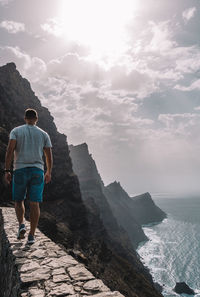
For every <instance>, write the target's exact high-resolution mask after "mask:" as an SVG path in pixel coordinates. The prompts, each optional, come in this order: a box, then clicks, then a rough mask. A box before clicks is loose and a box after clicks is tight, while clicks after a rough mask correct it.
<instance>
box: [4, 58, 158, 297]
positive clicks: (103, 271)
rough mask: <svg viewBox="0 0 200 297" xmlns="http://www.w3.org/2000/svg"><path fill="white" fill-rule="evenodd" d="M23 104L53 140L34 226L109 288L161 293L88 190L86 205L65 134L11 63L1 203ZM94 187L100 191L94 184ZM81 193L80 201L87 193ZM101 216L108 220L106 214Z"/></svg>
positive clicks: (7, 199)
mask: <svg viewBox="0 0 200 297" xmlns="http://www.w3.org/2000/svg"><path fill="white" fill-rule="evenodd" d="M28 107H31V108H35V109H36V110H37V111H38V115H39V122H38V126H39V127H41V128H42V129H44V130H45V131H47V132H48V133H49V135H50V137H51V140H52V144H53V156H54V168H53V172H52V182H51V183H50V184H49V185H46V187H45V192H44V202H43V203H42V204H41V218H40V223H39V227H40V228H41V229H42V231H43V232H44V233H45V234H47V235H48V236H49V237H50V238H51V239H53V240H54V241H56V242H58V243H61V244H63V245H64V246H65V247H66V248H67V249H68V251H69V252H70V253H72V254H73V255H75V256H76V257H77V258H80V260H81V261H84V263H85V264H86V266H87V267H88V268H89V269H90V270H91V271H92V272H93V273H94V274H95V276H96V277H99V278H102V279H103V280H104V282H105V284H107V285H108V286H109V287H110V288H111V289H112V290H119V291H121V292H122V293H123V294H124V295H125V296H128V297H136V296H140V297H147V296H155V297H156V296H161V294H160V293H158V292H157V291H156V290H155V288H154V286H153V284H152V280H151V277H150V275H149V274H148V272H147V270H146V269H145V268H144V267H143V265H142V263H141V262H140V261H139V258H138V256H137V254H136V253H134V251H133V250H132V249H131V246H130V244H129V243H128V238H126V236H125V235H124V236H123V241H122V242H123V243H124V244H126V243H127V244H128V247H127V248H125V247H124V246H123V243H122V244H121V245H120V244H119V245H118V244H116V243H117V242H119V239H118V238H117V240H115V241H114V239H113V238H110V236H109V235H108V232H107V230H106V229H105V227H104V225H103V223H102V220H103V217H102V214H101V212H100V209H99V206H98V205H97V203H96V200H95V199H94V197H93V195H88V196H87V208H86V207H85V205H84V203H83V200H82V197H81V192H80V187H79V180H78V178H77V176H76V175H75V174H74V172H73V170H72V162H71V158H70V156H69V149H68V145H67V142H66V136H65V135H63V134H60V133H58V131H57V129H56V126H55V124H54V122H53V117H52V116H51V115H50V113H49V111H48V110H47V108H45V107H43V106H41V103H40V101H39V99H38V98H37V97H36V96H35V94H34V92H33V91H32V90H31V87H30V84H29V82H28V81H27V80H26V79H24V78H22V77H21V75H20V74H19V72H18V71H17V70H16V66H15V65H14V64H13V63H10V64H7V65H5V66H3V67H0V193H1V196H0V205H13V204H12V202H11V195H10V194H11V193H10V187H6V186H5V185H4V183H3V179H2V177H3V173H2V169H3V167H4V159H5V150H6V146H7V143H8V135H9V132H10V130H11V129H12V128H14V127H15V126H18V125H22V124H24V121H23V117H24V110H25V109H26V108H28ZM96 191H97V192H98V191H99V192H98V194H99V195H100V194H101V191H100V189H99V190H97V187H96V186H95V187H94V192H95V193H96ZM83 196H84V195H83ZM83 198H84V200H85V198H86V196H84V197H83ZM98 199H100V196H99V197H98ZM104 203H106V201H104ZM106 205H108V203H107V204H106ZM27 207H28V204H27ZM106 218H107V219H108V221H109V220H110V219H109V217H108V214H107V216H106ZM101 219H102V220H101ZM109 222H110V221H109ZM111 223H112V224H113V226H114V227H113V226H112V227H113V229H114V228H116V230H117V228H118V227H117V222H116V220H115V219H113V221H112V222H111ZM113 234H117V233H113ZM121 239H122V238H121V237H120V240H121ZM129 247H130V251H129ZM126 254H127V255H126Z"/></svg>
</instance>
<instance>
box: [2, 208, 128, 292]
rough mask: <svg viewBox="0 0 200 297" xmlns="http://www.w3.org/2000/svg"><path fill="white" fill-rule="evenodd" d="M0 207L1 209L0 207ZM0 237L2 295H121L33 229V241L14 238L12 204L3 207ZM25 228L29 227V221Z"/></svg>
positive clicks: (14, 221) (14, 222)
mask: <svg viewBox="0 0 200 297" xmlns="http://www.w3.org/2000/svg"><path fill="white" fill-rule="evenodd" d="M0 210H1V209H0ZM2 212H3V216H2V215H1V220H2V221H3V222H2V221H1V223H2V224H1V226H2V227H3V226H4V228H2V229H3V234H2V233H1V234H2V236H1V237H0V246H1V254H0V255H1V257H0V259H1V261H3V262H4V263H1V266H0V273H1V286H0V296H3V297H16V296H21V297H30V296H32V297H33V296H37V297H47V296H48V297H56V296H71V297H81V296H84V297H86V296H96V297H106V296H113V297H123V295H122V294H120V293H119V292H117V291H114V292H111V290H110V289H109V288H108V287H107V286H106V285H104V283H103V282H102V281H101V280H100V279H97V278H95V277H94V275H93V274H92V273H91V272H90V271H88V270H87V269H86V268H85V266H84V265H83V264H81V263H79V262H78V261H76V260H75V259H74V258H73V257H72V256H70V255H69V254H68V253H67V252H66V251H65V250H64V248H61V247H60V246H58V245H57V244H55V243H54V242H52V241H51V240H50V239H49V238H48V237H46V236H45V235H44V234H43V233H42V232H40V231H39V230H38V229H36V242H35V243H34V244H33V245H28V244H27V243H26V239H23V240H17V238H16V234H17V229H16V228H17V227H16V226H17V225H18V224H17V220H16V215H15V210H14V209H13V208H6V207H3V208H2ZM25 224H26V225H27V227H28V228H27V231H29V224H28V222H25Z"/></svg>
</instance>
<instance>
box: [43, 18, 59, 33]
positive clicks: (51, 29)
mask: <svg viewBox="0 0 200 297" xmlns="http://www.w3.org/2000/svg"><path fill="white" fill-rule="evenodd" d="M41 28H42V30H43V31H45V32H47V33H49V34H52V35H54V36H56V37H58V36H61V35H62V33H63V26H62V23H61V22H60V21H59V20H58V19H56V18H51V19H48V20H47V22H46V23H44V24H42V25H41Z"/></svg>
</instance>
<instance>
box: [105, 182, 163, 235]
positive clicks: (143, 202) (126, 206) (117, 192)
mask: <svg viewBox="0 0 200 297" xmlns="http://www.w3.org/2000/svg"><path fill="white" fill-rule="evenodd" d="M105 189H106V190H105V195H106V197H107V199H108V202H109V204H110V205H111V208H112V210H113V213H114V214H115V216H116V217H117V218H118V221H120V224H122V226H123V225H126V228H128V226H129V222H127V223H126V221H127V220H128V217H133V218H134V219H135V220H136V221H137V222H138V223H139V224H142V225H143V224H150V223H155V222H161V221H162V220H163V219H164V218H166V213H164V212H163V211H162V210H161V209H160V208H159V207H158V206H157V205H155V203H154V201H153V199H152V198H151V195H150V194H149V193H145V194H141V195H138V196H135V197H130V196H129V195H128V194H127V192H126V191H125V190H124V189H123V188H122V186H121V185H120V183H119V182H116V181H115V182H114V183H111V184H109V185H108V186H107V187H106V188H105ZM126 215H127V220H126ZM126 228H125V229H126ZM126 230H127V229H126Z"/></svg>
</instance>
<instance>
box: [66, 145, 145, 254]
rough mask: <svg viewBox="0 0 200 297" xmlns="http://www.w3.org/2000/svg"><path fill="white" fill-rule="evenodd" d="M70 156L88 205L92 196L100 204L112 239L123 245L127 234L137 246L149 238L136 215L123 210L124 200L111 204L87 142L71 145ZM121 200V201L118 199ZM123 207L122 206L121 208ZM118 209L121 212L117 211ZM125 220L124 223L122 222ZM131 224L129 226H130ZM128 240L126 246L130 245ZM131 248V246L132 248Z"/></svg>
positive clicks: (102, 217)
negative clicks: (120, 217)
mask: <svg viewBox="0 0 200 297" xmlns="http://www.w3.org/2000/svg"><path fill="white" fill-rule="evenodd" d="M69 149H70V156H71V157H72V161H73V169H74V172H75V173H76V174H77V175H78V178H79V181H80V187H81V193H82V197H83V199H84V201H85V205H86V206H87V204H88V202H87V199H88V198H89V197H92V198H93V199H94V201H95V203H96V205H97V206H98V209H99V212H100V216H101V219H102V221H103V223H104V226H105V228H106V230H107V231H108V233H109V235H110V236H111V237H112V239H115V240H116V239H117V238H119V242H118V244H120V245H121V243H122V242H125V235H126V234H127V237H129V239H130V240H131V244H132V245H133V247H135V248H136V247H137V245H138V243H139V242H141V241H144V240H147V237H146V236H145V234H144V232H143V230H142V228H141V226H140V224H138V223H137V221H136V220H135V219H134V216H131V215H130V216H129V217H128V216H126V214H127V213H125V212H124V211H122V210H123V207H124V206H123V201H121V202H122V203H121V205H119V204H117V203H116V204H115V203H112V204H110V201H109V199H107V195H106V196H105V194H106V193H107V192H108V191H106V189H105V187H104V184H103V181H102V179H101V176H100V174H99V172H98V170H97V167H96V164H95V161H94V160H93V158H92V156H91V154H89V151H88V146H87V144H86V143H83V144H80V145H76V146H74V145H70V146H69ZM118 202H119V201H118ZM120 207H121V208H120ZM117 210H118V212H119V213H117V212H116V211H117ZM120 213H122V215H123V214H124V216H123V219H122V220H118V216H120ZM122 222H123V223H122ZM119 226H120V227H121V228H119ZM128 226H129V227H128ZM128 244H129V242H128V241H127V242H126V243H125V244H124V246H128ZM130 249H131V248H130Z"/></svg>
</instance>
